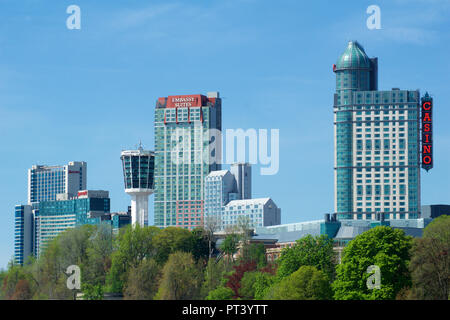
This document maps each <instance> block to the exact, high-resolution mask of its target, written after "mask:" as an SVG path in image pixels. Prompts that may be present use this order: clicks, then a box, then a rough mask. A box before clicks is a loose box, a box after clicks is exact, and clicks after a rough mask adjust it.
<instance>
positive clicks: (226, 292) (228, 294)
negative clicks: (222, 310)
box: [206, 286, 233, 300]
mask: <svg viewBox="0 0 450 320" xmlns="http://www.w3.org/2000/svg"><path fill="white" fill-rule="evenodd" d="M232 299H233V290H231V289H230V288H228V287H223V286H220V287H218V288H216V289H214V290H212V291H211V292H210V293H209V294H208V296H207V297H206V300H232Z"/></svg>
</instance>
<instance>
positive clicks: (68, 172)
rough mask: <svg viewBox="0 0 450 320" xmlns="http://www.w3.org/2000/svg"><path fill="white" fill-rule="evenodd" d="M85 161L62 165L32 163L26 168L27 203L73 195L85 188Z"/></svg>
mask: <svg viewBox="0 0 450 320" xmlns="http://www.w3.org/2000/svg"><path fill="white" fill-rule="evenodd" d="M86 177H87V163H86V162H84V161H82V162H75V161H72V162H69V163H68V164H67V165H62V166H43V165H34V166H32V167H31V169H28V204H31V203H36V202H40V201H52V200H56V195H57V194H60V193H68V194H69V195H70V196H75V195H76V194H77V192H78V191H79V190H85V189H86Z"/></svg>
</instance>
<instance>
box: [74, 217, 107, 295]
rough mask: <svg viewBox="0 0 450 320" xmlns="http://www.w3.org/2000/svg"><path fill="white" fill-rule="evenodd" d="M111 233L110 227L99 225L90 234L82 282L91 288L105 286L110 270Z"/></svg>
mask: <svg viewBox="0 0 450 320" xmlns="http://www.w3.org/2000/svg"><path fill="white" fill-rule="evenodd" d="M112 252H113V232H112V228H111V226H110V225H107V224H101V225H100V226H98V227H97V228H96V229H95V230H94V231H93V232H92V234H91V237H90V238H89V242H88V247H87V250H86V256H87V259H86V262H85V263H83V265H82V266H80V267H81V268H82V282H83V283H88V284H91V285H92V286H98V285H100V286H105V283H106V276H107V274H108V272H109V270H110V268H111V255H112Z"/></svg>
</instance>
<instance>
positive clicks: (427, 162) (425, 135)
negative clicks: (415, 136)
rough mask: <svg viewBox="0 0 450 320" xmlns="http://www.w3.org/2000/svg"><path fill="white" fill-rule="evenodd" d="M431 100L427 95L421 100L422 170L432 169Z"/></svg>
mask: <svg viewBox="0 0 450 320" xmlns="http://www.w3.org/2000/svg"><path fill="white" fill-rule="evenodd" d="M432 112H433V98H431V97H430V96H429V95H428V94H426V95H425V97H423V98H422V168H424V169H425V170H427V171H428V170H430V169H431V168H433V123H432Z"/></svg>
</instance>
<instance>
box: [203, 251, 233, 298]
mask: <svg viewBox="0 0 450 320" xmlns="http://www.w3.org/2000/svg"><path fill="white" fill-rule="evenodd" d="M225 275H226V273H225V265H224V262H223V260H219V261H217V260H216V259H214V258H211V259H209V260H208V264H207V265H206V268H205V271H204V278H205V280H204V281H203V285H202V294H201V296H202V297H206V296H207V295H208V293H209V292H211V291H212V290H214V289H216V288H217V287H219V286H220V285H224V284H225V283H226V281H227V279H225Z"/></svg>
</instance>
